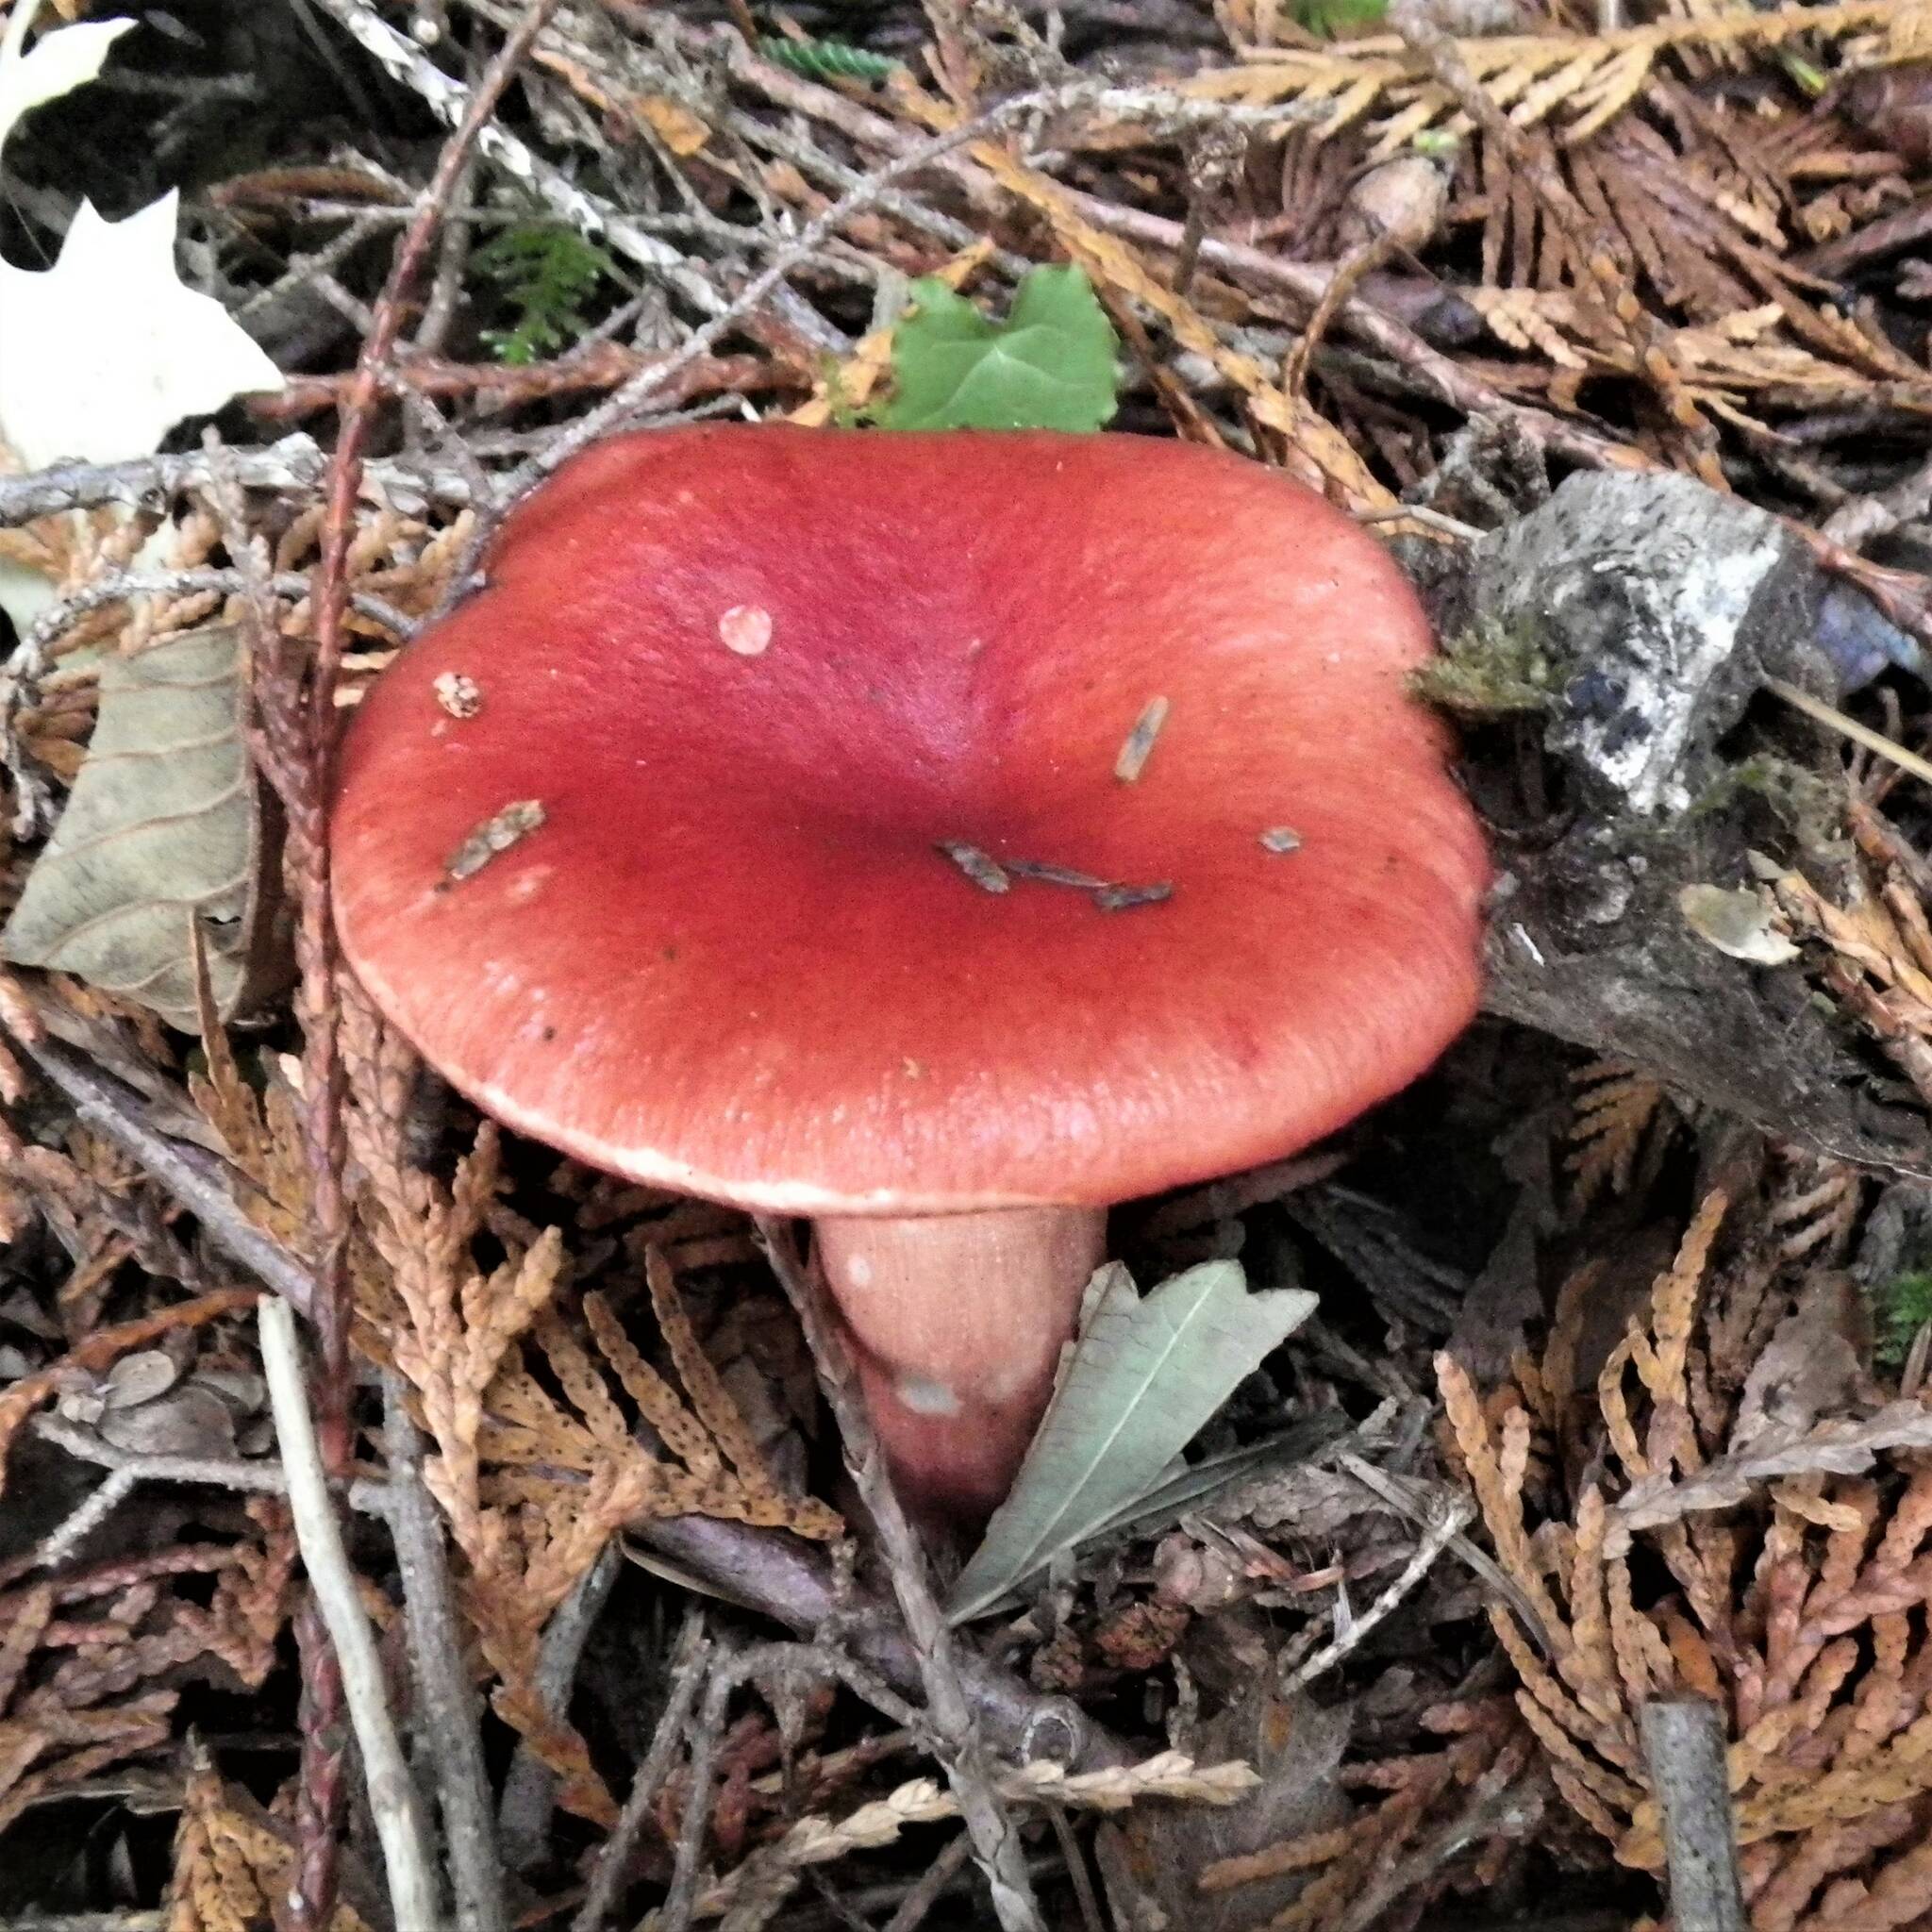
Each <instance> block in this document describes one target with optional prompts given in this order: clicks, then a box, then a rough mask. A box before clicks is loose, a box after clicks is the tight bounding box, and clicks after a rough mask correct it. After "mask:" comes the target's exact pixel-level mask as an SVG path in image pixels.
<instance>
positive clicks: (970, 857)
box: [939, 839, 1013, 892]
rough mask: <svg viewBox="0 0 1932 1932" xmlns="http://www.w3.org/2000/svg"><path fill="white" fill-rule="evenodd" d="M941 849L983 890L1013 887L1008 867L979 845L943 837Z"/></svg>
mask: <svg viewBox="0 0 1932 1932" xmlns="http://www.w3.org/2000/svg"><path fill="white" fill-rule="evenodd" d="M939 850H940V851H941V852H943V853H944V854H945V855H946V857H947V858H950V859H951V860H952V861H953V863H954V864H955V865H957V866H958V868H959V870H960V871H961V872H963V873H964V874H966V876H967V877H968V878H969V879H971V880H972V881H973V883H974V885H975V886H977V887H978V888H979V889H980V891H983V892H1004V891H1009V890H1010V889H1011V887H1012V883H1013V882H1012V880H1011V879H1009V878H1008V876H1007V874H1006V869H1005V868H1004V867H1003V866H1002V865H1001V864H1000V862H999V860H998V859H996V858H991V856H990V855H989V854H987V853H984V852H982V851H981V850H980V849H979V847H978V846H977V845H969V844H967V843H966V842H965V841H964V840H962V839H941V841H940V842H939Z"/></svg>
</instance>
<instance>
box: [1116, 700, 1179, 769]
mask: <svg viewBox="0 0 1932 1932" xmlns="http://www.w3.org/2000/svg"><path fill="white" fill-rule="evenodd" d="M1167 712H1168V703H1167V700H1166V699H1165V698H1153V699H1150V700H1149V702H1148V705H1147V708H1146V709H1145V710H1143V711H1142V712H1141V715H1140V716H1139V717H1138V718H1136V719H1135V720H1134V728H1133V729H1132V730H1131V731H1130V732H1128V733H1127V738H1126V742H1125V743H1124V744H1123V745H1122V746H1121V749H1120V756H1119V757H1118V758H1115V759H1114V761H1113V774H1114V776H1115V777H1116V778H1118V779H1119V780H1120V781H1121V783H1122V784H1123V785H1132V784H1135V783H1137V782H1138V781H1139V779H1140V776H1141V773H1142V772H1144V771H1145V770H1146V769H1147V760H1148V759H1149V758H1152V757H1153V756H1154V741H1155V740H1156V739H1157V738H1158V737H1159V736H1160V727H1161V726H1162V725H1163V724H1166V723H1167Z"/></svg>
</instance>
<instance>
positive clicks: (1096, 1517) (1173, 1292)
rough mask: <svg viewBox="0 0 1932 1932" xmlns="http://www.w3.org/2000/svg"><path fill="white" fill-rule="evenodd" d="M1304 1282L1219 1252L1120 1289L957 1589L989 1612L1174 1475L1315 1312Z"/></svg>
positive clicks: (967, 1612)
mask: <svg viewBox="0 0 1932 1932" xmlns="http://www.w3.org/2000/svg"><path fill="white" fill-rule="evenodd" d="M1314 1307H1315V1297H1314V1296H1313V1295H1311V1294H1308V1293H1307V1292H1305V1291H1302V1290H1300V1289H1274V1290H1272V1291H1268V1292H1266V1293H1262V1294H1250V1293H1249V1292H1248V1290H1247V1282H1246V1277H1245V1276H1244V1275H1243V1274H1242V1273H1241V1264H1240V1263H1239V1262H1237V1261H1207V1262H1204V1263H1202V1265H1201V1266H1200V1267H1198V1268H1190V1269H1189V1270H1188V1271H1187V1272H1186V1273H1185V1274H1177V1275H1175V1276H1174V1279H1173V1280H1171V1281H1165V1282H1163V1283H1161V1285H1160V1286H1159V1287H1158V1288H1157V1289H1156V1290H1155V1291H1153V1292H1152V1293H1151V1294H1149V1295H1148V1296H1146V1298H1145V1299H1144V1300H1142V1299H1140V1298H1138V1297H1135V1296H1132V1295H1129V1294H1124V1293H1120V1292H1108V1294H1106V1295H1105V1296H1104V1297H1103V1298H1102V1299H1101V1300H1100V1302H1099V1304H1098V1306H1097V1307H1095V1308H1094V1309H1093V1312H1092V1318H1091V1321H1090V1323H1089V1324H1088V1326H1087V1328H1086V1330H1085V1332H1084V1333H1083V1334H1082V1336H1081V1338H1080V1343H1079V1347H1078V1349H1077V1351H1076V1352H1075V1354H1074V1359H1073V1361H1072V1363H1071V1365H1070V1366H1069V1367H1068V1368H1067V1370H1066V1373H1065V1374H1063V1375H1062V1377H1061V1379H1060V1384H1059V1387H1058V1389H1057V1390H1056V1391H1054V1398H1053V1402H1052V1404H1051V1406H1050V1407H1048V1409H1047V1411H1046V1416H1045V1418H1044V1420H1043V1421H1042V1422H1041V1425H1040V1430H1039V1433H1038V1434H1037V1435H1036V1436H1035V1437H1034V1439H1033V1443H1032V1446H1031V1447H1030V1448H1029V1449H1028V1450H1027V1452H1026V1460H1025V1461H1024V1463H1023V1464H1022V1465H1021V1469H1020V1474H1019V1475H1018V1477H1017V1478H1016V1479H1015V1481H1014V1484H1013V1490H1012V1493H1011V1494H1010V1495H1009V1496H1008V1498H1007V1500H1006V1501H1005V1502H1004V1503H1003V1504H1001V1506H1000V1507H999V1508H998V1509H997V1510H995V1511H994V1513H993V1518H992V1521H991V1523H990V1524H988V1525H987V1532H986V1540H985V1541H983V1542H982V1543H981V1544H980V1546H979V1549H978V1550H977V1552H976V1553H975V1554H974V1557H973V1560H972V1561H971V1562H970V1563H968V1564H967V1566H966V1568H965V1571H964V1572H963V1574H961V1575H960V1577H959V1580H958V1584H956V1585H955V1586H954V1590H953V1594H952V1598H951V1601H950V1602H949V1604H948V1606H947V1608H948V1611H949V1614H950V1615H951V1616H952V1618H953V1620H954V1621H955V1622H956V1623H959V1622H964V1621H965V1620H967V1619H968V1618H971V1617H974V1616H976V1615H979V1614H980V1613H981V1612H982V1611H984V1610H986V1609H987V1608H989V1607H991V1606H992V1605H993V1604H996V1603H997V1602H998V1601H999V1600H1000V1599H1001V1598H1002V1597H1003V1596H1005V1595H1006V1593H1007V1592H1008V1591H1009V1590H1012V1589H1014V1588H1015V1587H1016V1586H1017V1585H1019V1584H1021V1583H1024V1581H1025V1580H1026V1579H1027V1578H1028V1577H1029V1576H1032V1575H1035V1574H1038V1572H1039V1571H1041V1569H1043V1568H1044V1567H1045V1566H1046V1565H1047V1564H1048V1563H1050V1562H1051V1561H1052V1560H1053V1558H1054V1557H1056V1556H1057V1555H1058V1554H1059V1553H1060V1552H1061V1551H1064V1550H1071V1549H1073V1548H1074V1546H1075V1545H1076V1544H1077V1543H1079V1542H1081V1541H1084V1540H1085V1539H1087V1538H1088V1537H1089V1536H1091V1535H1092V1534H1093V1532H1094V1531H1095V1530H1097V1529H1099V1528H1100V1527H1102V1526H1103V1525H1104V1524H1108V1522H1110V1521H1112V1520H1113V1519H1115V1518H1117V1517H1119V1516H1121V1515H1122V1514H1123V1513H1124V1512H1125V1511H1127V1510H1129V1509H1130V1508H1131V1507H1133V1506H1134V1505H1135V1504H1136V1503H1138V1502H1140V1501H1141V1499H1142V1498H1143V1497H1145V1496H1146V1495H1147V1494H1148V1493H1149V1491H1152V1490H1154V1489H1155V1488H1156V1487H1157V1486H1158V1485H1159V1484H1160V1482H1161V1480H1162V1478H1163V1476H1164V1475H1165V1474H1167V1471H1168V1466H1169V1464H1170V1463H1171V1462H1172V1461H1173V1460H1174V1457H1176V1456H1177V1455H1178V1454H1179V1453H1180V1452H1181V1450H1182V1449H1184V1448H1185V1447H1186V1446H1187V1444H1188V1443H1189V1442H1190V1441H1192V1440H1193V1438H1194V1437H1195V1436H1196V1435H1197V1434H1198V1433H1199V1431H1200V1430H1201V1428H1202V1426H1203V1424H1206V1423H1207V1421H1208V1418H1209V1417H1210V1416H1212V1415H1213V1414H1214V1412H1215V1410H1217V1409H1218V1408H1219V1407H1221V1406H1222V1404H1223V1403H1224V1402H1225V1401H1226V1400H1227V1398H1228V1396H1229V1395H1230V1394H1231V1393H1232V1392H1233V1391H1234V1389H1235V1386H1236V1384H1237V1383H1239V1382H1240V1381H1241V1377H1242V1376H1243V1375H1246V1374H1249V1373H1251V1372H1252V1371H1253V1370H1254V1369H1255V1368H1256V1367H1257V1365H1258V1363H1259V1362H1260V1361H1261V1359H1262V1357H1264V1356H1266V1355H1267V1354H1268V1353H1269V1351H1270V1350H1271V1349H1274V1348H1275V1347H1277V1346H1278V1345H1279V1344H1280V1342H1281V1341H1283V1339H1284V1338H1285V1337H1287V1336H1288V1335H1290V1334H1291V1333H1292V1332H1293V1330H1294V1329H1295V1328H1296V1327H1297V1326H1298V1325H1299V1324H1301V1323H1302V1322H1303V1321H1304V1320H1306V1319H1307V1316H1308V1314H1309V1313H1310V1312H1311V1311H1312V1310H1313V1308H1314Z"/></svg>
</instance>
